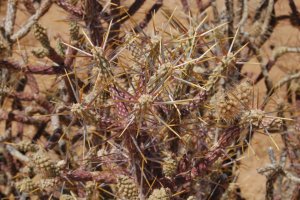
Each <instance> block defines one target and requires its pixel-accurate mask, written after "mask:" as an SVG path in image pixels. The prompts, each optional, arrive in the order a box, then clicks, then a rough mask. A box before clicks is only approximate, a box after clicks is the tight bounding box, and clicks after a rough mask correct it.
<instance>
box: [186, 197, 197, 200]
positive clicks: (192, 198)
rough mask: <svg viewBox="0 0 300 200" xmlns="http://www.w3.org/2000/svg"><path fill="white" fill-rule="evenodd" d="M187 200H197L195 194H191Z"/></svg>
mask: <svg viewBox="0 0 300 200" xmlns="http://www.w3.org/2000/svg"><path fill="white" fill-rule="evenodd" d="M186 200H197V198H196V197H195V196H189V197H188V198H187V199H186Z"/></svg>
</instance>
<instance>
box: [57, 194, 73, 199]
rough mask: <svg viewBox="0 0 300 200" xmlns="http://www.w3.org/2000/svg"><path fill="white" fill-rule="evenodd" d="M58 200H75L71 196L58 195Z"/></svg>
mask: <svg viewBox="0 0 300 200" xmlns="http://www.w3.org/2000/svg"><path fill="white" fill-rule="evenodd" d="M59 200H75V198H74V197H73V196H72V195H68V194H62V195H60V197H59Z"/></svg>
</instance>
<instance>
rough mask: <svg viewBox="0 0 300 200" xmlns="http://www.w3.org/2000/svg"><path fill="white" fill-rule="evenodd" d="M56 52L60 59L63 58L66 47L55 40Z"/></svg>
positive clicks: (59, 40)
mask: <svg viewBox="0 0 300 200" xmlns="http://www.w3.org/2000/svg"><path fill="white" fill-rule="evenodd" d="M56 50H57V53H58V55H60V56H61V57H64V56H65V54H66V46H65V45H64V44H63V43H62V42H61V39H58V40H57V43H56Z"/></svg>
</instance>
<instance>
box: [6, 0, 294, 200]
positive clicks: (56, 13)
mask: <svg viewBox="0 0 300 200" xmlns="http://www.w3.org/2000/svg"><path fill="white" fill-rule="evenodd" d="M0 1H2V0H0ZM124 2H125V5H127V4H130V3H131V2H132V1H124ZM152 2H153V0H149V1H147V3H146V5H145V6H143V8H142V9H141V11H140V12H139V13H137V15H136V16H134V19H140V17H141V16H143V13H144V12H145V11H146V10H148V8H149V7H150V6H151V4H152ZM179 2H180V1H179V0H175V1H173V0H165V7H167V8H169V9H175V8H176V10H177V11H176V12H178V15H179V16H184V13H183V11H182V8H181V6H180V3H179ZM191 2H192V0H191ZM250 2H252V3H251V6H249V10H250V13H251V12H252V11H253V10H254V8H255V6H254V5H257V2H258V1H257V0H255V1H250ZM295 2H296V3H297V5H298V8H300V1H299V0H295ZM1 3H3V1H2V2H1ZM192 3H193V5H194V1H193V2H192ZM276 6H277V7H276V10H277V13H276V14H277V15H278V14H288V13H289V12H290V11H289V7H288V1H287V0H279V2H278V3H277V5H276ZM194 7H195V6H194ZM4 14H5V12H4V7H3V5H0V19H1V18H2V17H3V16H4ZM27 17H28V14H27V13H26V12H24V11H21V12H18V16H17V19H18V21H17V25H16V29H18V28H19V27H21V26H22V24H23V23H24V19H26V18H27ZM67 19H68V17H67V15H66V14H65V12H64V11H63V10H61V9H59V8H57V7H56V6H53V7H52V8H51V9H50V12H49V13H48V14H46V15H45V16H44V17H43V18H42V20H41V24H42V25H43V26H44V27H46V28H47V29H48V34H49V36H50V38H53V37H57V36H61V37H63V38H65V37H66V35H67V32H68V29H67V27H66V26H65V23H64V22H65V21H66V20H67ZM160 20H162V15H161V14H160V13H158V14H157V15H156V17H155V22H156V23H160ZM151 27H152V25H150V28H149V29H148V31H149V32H151V31H152V30H153V29H152V28H151ZM297 44H298V45H299V44H300V34H299V30H297V29H296V28H292V27H291V26H290V25H289V23H288V22H281V23H280V24H279V25H278V26H277V27H276V28H275V30H274V33H273V35H272V37H271V39H270V40H269V41H268V42H267V43H266V44H265V45H264V46H263V52H264V53H265V55H267V56H268V57H269V56H270V55H271V52H270V45H274V46H296V45H297ZM34 47H38V44H37V43H36V42H34V40H33V37H32V34H29V35H28V36H27V37H25V38H24V39H23V40H21V41H20V47H19V49H16V51H15V53H16V54H22V53H24V52H25V51H28V50H30V49H32V48H34ZM299 61H300V56H298V55H295V56H293V57H292V59H291V57H289V58H288V59H287V58H286V57H283V58H282V59H280V60H279V61H278V62H277V64H276V66H274V67H273V69H272V71H271V77H272V78H274V79H275V80H278V79H280V78H281V77H282V76H283V75H284V72H285V71H286V70H287V69H296V68H297V65H298V63H299ZM29 62H34V60H31V59H30V60H29ZM253 62H256V61H253ZM245 69H246V71H251V72H253V73H255V74H257V73H258V72H259V67H258V65H256V64H248V65H247V67H246V68H245ZM38 80H39V84H40V87H41V89H45V88H48V87H49V86H50V84H49V80H45V79H44V78H43V77H41V76H40V78H39V79H38ZM259 91H260V94H263V92H264V87H263V83H260V84H259ZM274 139H275V142H276V144H278V146H279V147H281V139H280V137H279V136H275V137H274ZM251 146H252V149H253V151H251V150H250V149H249V150H248V151H247V152H245V153H244V155H243V159H242V161H241V167H240V169H239V172H238V173H239V179H238V183H239V185H240V186H241V190H242V195H243V196H244V197H245V198H246V199H247V200H252V199H253V200H254V199H255V200H260V199H264V193H265V178H264V176H261V175H259V174H258V173H257V171H256V169H257V168H259V167H262V166H264V165H265V164H267V163H268V162H269V160H268V155H267V148H268V147H269V146H272V147H273V148H274V150H275V151H276V153H278V152H279V150H277V149H276V147H275V145H274V143H273V142H272V141H271V140H270V138H269V137H268V136H265V135H262V134H259V133H257V134H255V136H254V139H253V141H252V142H251Z"/></svg>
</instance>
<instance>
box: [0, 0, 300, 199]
mask: <svg viewBox="0 0 300 200" xmlns="http://www.w3.org/2000/svg"><path fill="white" fill-rule="evenodd" d="M145 2H146V1H144V0H136V1H134V2H133V3H132V4H131V5H128V7H127V6H125V5H123V2H122V3H121V1H120V0H111V1H97V0H85V1H83V0H82V1H81V0H69V1H68V0H56V1H54V0H53V1H52V0H40V1H35V0H23V1H17V0H7V1H5V2H3V1H1V2H0V4H1V9H2V10H3V9H5V10H6V15H5V17H4V19H3V23H2V25H1V26H0V30H1V31H0V74H1V82H0V87H1V90H0V92H1V94H0V102H1V106H2V108H1V109H0V120H1V121H3V127H4V128H3V129H1V131H2V132H1V145H0V167H1V172H0V180H1V181H0V185H1V186H0V187H1V193H0V195H1V198H2V197H3V198H4V197H7V198H11V197H13V196H14V197H16V198H20V199H26V198H38V199H148V200H154V199H165V200H168V199H178V200H179V199H188V200H192V199H242V197H241V194H240V192H239V190H240V189H239V186H238V185H237V184H236V180H237V176H238V174H237V173H235V172H236V170H237V168H238V166H239V158H240V155H241V154H242V153H243V152H244V151H245V149H247V148H250V147H251V146H250V145H251V139H252V137H253V135H254V134H256V133H257V132H258V131H260V132H263V134H265V135H268V136H269V137H270V139H271V140H272V138H273V136H272V135H273V134H280V135H281V137H282V140H283V143H284V146H285V148H284V149H283V150H282V156H281V160H280V162H279V163H277V162H276V160H275V158H274V155H273V151H272V149H270V150H269V151H270V158H271V164H270V166H267V167H266V168H263V169H259V170H258V172H259V173H261V174H264V175H266V176H267V183H266V187H267V192H266V199H273V198H275V197H276V198H277V197H278V198H282V199H287V198H290V199H299V198H300V194H299V187H300V186H299V183H300V181H299V178H298V177H299V176H300V171H299V170H300V168H299V166H298V165H297V163H299V155H300V154H299V145H300V143H299V123H298V121H299V118H298V117H297V115H295V114H294V113H292V112H290V108H292V106H296V107H295V108H296V109H299V105H298V103H299V91H300V88H299V85H298V79H299V78H300V73H299V72H295V71H293V72H291V73H289V74H288V75H287V76H286V77H284V78H282V79H281V80H279V81H278V82H277V83H274V81H272V79H271V78H270V76H269V71H270V69H271V68H272V66H274V64H275V63H276V61H277V60H278V59H279V58H280V56H282V55H284V54H287V53H299V52H300V48H299V47H289V46H286V47H276V48H275V49H274V50H273V54H272V57H271V58H265V57H263V56H262V55H263V54H262V53H261V47H262V45H263V44H264V43H265V42H266V41H267V40H268V39H269V38H270V36H271V34H272V32H273V30H274V27H275V26H276V25H277V24H278V22H279V21H281V20H288V21H289V22H290V24H291V26H294V27H298V28H299V25H300V14H299V12H298V11H297V7H296V5H295V3H294V2H293V0H290V1H289V5H290V8H291V14H290V15H286V16H277V15H276V12H275V4H276V3H277V1H276V0H262V1H261V2H260V3H257V2H256V3H253V2H252V3H251V1H247V0H236V1H232V0H224V1H220V2H219V3H221V4H222V6H221V7H218V6H217V2H216V1H214V0H211V1H201V0H197V1H196V0H195V1H190V2H188V1H185V0H181V3H182V8H183V11H184V12H185V13H186V15H185V16H184V17H178V16H177V12H178V11H176V10H173V8H170V7H167V6H165V5H164V3H165V2H164V1H163V0H157V1H155V2H152V1H151V2H150V1H149V4H150V3H153V5H152V7H151V8H150V9H149V10H148V11H146V13H145V15H144V18H143V19H139V20H137V19H136V18H134V17H132V16H134V15H135V13H136V12H139V11H141V7H142V6H143V5H144V4H145ZM147 3H148V2H147ZM250 3H251V5H252V6H253V5H254V7H255V11H254V13H249V4H250ZM191 4H195V5H197V9H198V10H197V11H196V9H191V8H192V5H191ZM51 6H58V7H60V8H62V9H64V10H65V12H66V13H68V14H69V17H68V19H67V20H65V21H64V22H63V23H65V26H68V27H69V37H68V38H67V39H66V38H60V37H58V38H53V37H49V36H48V33H47V29H51V26H48V27H47V28H46V27H44V26H42V25H41V24H40V23H39V19H40V18H41V17H42V16H43V15H44V14H45V13H47V12H49V9H50V7H51ZM224 8H225V9H224ZM222 9H224V10H222ZM20 10H23V12H27V13H28V14H29V15H30V17H29V18H28V19H27V21H25V23H24V24H23V25H22V26H21V27H20V28H17V27H16V26H15V22H16V18H17V16H18V15H17V12H19V11H20ZM158 13H160V14H162V16H163V17H164V18H165V20H164V21H163V22H160V21H159V20H152V18H155V16H156V15H157V14H158ZM148 24H153V28H152V29H150V30H149V29H147V26H148ZM29 32H32V33H33V35H34V37H35V39H36V40H37V41H38V42H39V44H40V47H39V48H34V49H32V50H31V52H28V51H27V52H26V53H22V58H23V59H17V58H18V57H17V56H16V53H14V52H15V49H17V48H20V43H21V44H22V38H24V37H27V34H28V33H29ZM19 42H20V43H19ZM54 43H57V46H56V47H55V46H54V45H53V44H54ZM24 52H25V51H24ZM32 56H35V59H34V62H33V61H32V60H33V59H32ZM29 58H30V59H29ZM252 58H256V59H257V60H258V62H259V65H260V66H261V73H260V75H259V76H258V77H257V78H256V80H254V81H253V80H251V79H250V78H249V77H248V76H249V74H242V69H243V66H244V64H245V63H247V62H248V61H249V60H250V59H252ZM36 75H42V77H43V79H49V84H52V85H51V87H49V89H46V90H41V89H40V85H39V79H41V76H36ZM51 79H53V80H54V81H51ZM261 79H264V81H265V85H266V88H267V91H266V94H265V96H264V97H263V98H264V101H263V103H261V104H259V105H256V104H255V103H254V102H256V100H257V99H258V96H257V95H256V94H257V87H256V85H257V83H258V82H259V81H260V80H261ZM286 85H287V86H288V88H293V89H292V90H288V92H287V93H286V94H285V98H284V99H286V101H280V102H278V104H277V105H276V106H275V107H274V106H273V107H272V109H273V110H272V111H273V112H268V111H267V110H266V108H267V107H268V105H269V104H270V99H271V96H272V95H273V94H275V93H276V92H277V90H278V89H279V88H281V87H283V86H286ZM291 86H293V87H291ZM297 105H298V106H297ZM29 127H31V129H30V128H29ZM32 127H34V129H33V128H32ZM27 130H31V131H27ZM286 160H288V162H286ZM287 165H288V166H287ZM277 183H278V184H277ZM275 184H277V187H276V188H274V185H275Z"/></svg>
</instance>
